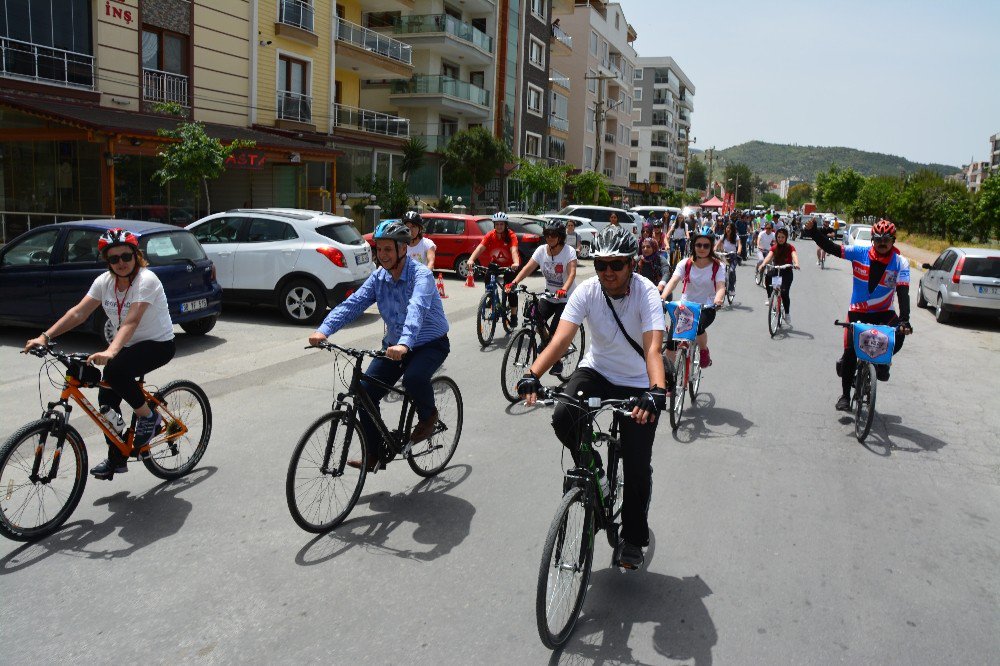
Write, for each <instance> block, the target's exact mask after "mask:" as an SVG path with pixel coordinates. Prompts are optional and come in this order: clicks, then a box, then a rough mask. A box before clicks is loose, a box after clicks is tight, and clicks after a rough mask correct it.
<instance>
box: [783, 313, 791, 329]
mask: <svg viewBox="0 0 1000 666" xmlns="http://www.w3.org/2000/svg"><path fill="white" fill-rule="evenodd" d="M784 319H785V324H786V325H788V326H791V325H792V313H791V312H786V313H785V317H784Z"/></svg>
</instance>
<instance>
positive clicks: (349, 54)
mask: <svg viewBox="0 0 1000 666" xmlns="http://www.w3.org/2000/svg"><path fill="white" fill-rule="evenodd" d="M337 67H338V68H343V69H350V70H351V71H353V72H356V73H357V74H358V76H360V77H361V78H363V79H399V78H406V79H408V78H410V77H411V76H413V47H411V46H410V45H409V44H406V43H404V42H401V41H399V40H398V39H393V38H392V37H389V36H387V35H383V34H381V33H378V32H375V31H374V30H369V29H368V28H365V27H362V26H360V25H358V24H356V23H351V22H350V21H345V20H344V19H341V18H338V19H337Z"/></svg>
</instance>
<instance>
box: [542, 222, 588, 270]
mask: <svg viewBox="0 0 1000 666" xmlns="http://www.w3.org/2000/svg"><path fill="white" fill-rule="evenodd" d="M542 217H544V218H546V219H549V220H559V221H561V222H566V221H568V220H573V223H574V224H575V225H576V228H575V229H574V231H575V232H576V235H577V236H579V237H580V252H579V255H580V259H590V249H591V248H592V247H594V236H596V235H597V229H595V228H594V225H592V224H591V223H590V220H589V219H588V218H586V217H577V216H574V215H560V214H558V213H547V214H545V215H542Z"/></svg>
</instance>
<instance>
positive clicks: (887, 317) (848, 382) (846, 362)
mask: <svg viewBox="0 0 1000 666" xmlns="http://www.w3.org/2000/svg"><path fill="white" fill-rule="evenodd" d="M847 321H850V322H856V321H859V322H863V323H865V324H883V325H885V326H896V325H898V324H899V316H898V315H897V314H896V313H895V312H892V311H889V312H867V313H860V312H848V313H847ZM905 339H906V335H905V334H904V333H901V332H900V331H896V344H895V346H893V348H892V353H893V356H895V355H896V354H897V353H898V352H899V350H900V349H902V348H903V340H905ZM837 365H838V366H840V389H841V391H842V393H841V395H845V396H847V397H848V398H849V397H850V396H851V387H852V386H854V373H855V372H857V369H858V355H857V354H856V353H855V352H854V341H853V340H851V329H849V328H845V329H844V355H843V356H841V357H840V361H839V362H838V364H837Z"/></svg>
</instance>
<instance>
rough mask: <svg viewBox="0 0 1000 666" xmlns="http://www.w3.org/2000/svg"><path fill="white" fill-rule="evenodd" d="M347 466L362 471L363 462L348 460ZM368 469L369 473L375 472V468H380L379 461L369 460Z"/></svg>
mask: <svg viewBox="0 0 1000 666" xmlns="http://www.w3.org/2000/svg"><path fill="white" fill-rule="evenodd" d="M347 466H348V467H353V468H354V469H361V461H360V460H348V461H347ZM367 467H368V471H369V472H374V471H375V468H376V467H378V460H369V461H368V465H367Z"/></svg>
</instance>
